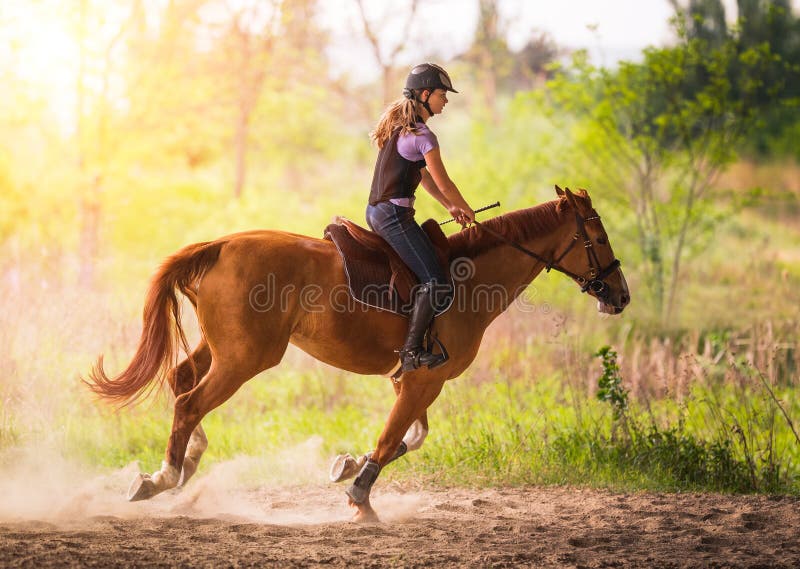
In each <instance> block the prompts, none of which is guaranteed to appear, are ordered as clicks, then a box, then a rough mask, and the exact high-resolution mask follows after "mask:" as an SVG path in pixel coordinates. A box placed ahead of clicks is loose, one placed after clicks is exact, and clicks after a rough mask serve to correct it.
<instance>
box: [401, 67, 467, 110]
mask: <svg viewBox="0 0 800 569" xmlns="http://www.w3.org/2000/svg"><path fill="white" fill-rule="evenodd" d="M434 89H444V90H445V91H452V92H453V93H458V91H456V90H455V89H453V83H452V81H450V76H449V75H448V74H447V71H445V70H444V69H442V68H441V67H439V66H438V65H436V64H435V63H421V64H419V65H417V66H415V67H414V68H413V69H412V70H411V73H409V74H408V77H407V78H406V87H405V89H403V95H404V96H405V97H406V98H407V99H411V100H412V101H419V102H420V103H422V106H423V107H425V110H426V111H428V112H429V113H430V114H431V115H432V114H433V112H432V111H431V108H430V107H429V106H428V101H423V100H421V99H420V98H419V93H420V92H422V91H424V90H428V91H433V90H434Z"/></svg>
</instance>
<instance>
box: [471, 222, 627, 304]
mask: <svg viewBox="0 0 800 569" xmlns="http://www.w3.org/2000/svg"><path fill="white" fill-rule="evenodd" d="M599 219H600V216H599V215H595V216H592V217H586V218H584V217H583V216H581V215H580V214H579V213H577V212H576V213H575V223H576V225H577V229H578V230H577V231H576V232H575V235H574V236H573V238H572V241H571V242H570V244H569V245H567V248H566V249H564V251H563V252H562V253H561V254H560V255H558V256H557V257H556V258H555V259H553V260H547V259H545V258H544V257H543V256H541V255H539V254H538V253H535V252H533V251H531V250H530V249H528V248H527V247H523V246H522V245H520V244H519V243H517V242H516V241H514V240H513V239H509V238H508V237H506V236H505V235H503V234H502V233H498V232H497V231H495V230H493V229H490V228H488V227H486V226H485V225H484V224H483V223H481V222H479V221H476V220H473V223H474V224H475V225H477V226H478V227H480V228H481V229H482V230H484V231H486V232H487V233H489V234H490V235H493V236H494V237H496V238H497V239H500V240H501V241H503V242H504V243H506V244H508V245H510V246H511V247H513V248H514V249H516V250H517V251H520V252H521V253H524V254H526V255H527V256H529V257H531V258H533V259H536V260H537V261H539V262H541V263H544V265H545V270H546V271H547V272H548V273H549V272H550V270H551V269H555V270H556V271H558V272H559V273H563V274H565V275H567V276H568V277H570V278H571V279H573V280H575V282H577V283H578V284H579V285H581V292H588V291H589V290H591V291H592V292H593V293H594V294H595V295H596V296H597V297H598V298H599V299H601V300H605V299H606V298H607V297H608V285H607V284H606V283H605V278H606V277H608V276H609V275H610V274H611V273H613V272H614V271H616V270H617V269H618V268H619V266H620V262H619V259H616V258H615V259H614V260H613V261H611V263H610V264H609V265H608V266H607V267H606V268H604V269H603V268H601V265H600V260H599V259H598V258H597V253H596V252H595V250H594V248H593V246H592V240H591V239H589V235H588V234H587V233H586V227H585V224H586V222H587V221H594V220H599ZM581 237H582V238H583V246H584V248H585V249H586V256H587V258H588V260H589V267H590V269H589V278H588V279H587V278H586V277H583V276H581V275H577V274H575V273H573V272H571V271H569V270H567V269H565V268H564V267H562V266H561V265H559V263H560V262H561V260H562V259H563V258H564V257H565V256H566V255H567V253H569V252H570V251H571V250H572V248H573V247H574V246H575V244H576V243H577V242H578V239H580V238H581Z"/></svg>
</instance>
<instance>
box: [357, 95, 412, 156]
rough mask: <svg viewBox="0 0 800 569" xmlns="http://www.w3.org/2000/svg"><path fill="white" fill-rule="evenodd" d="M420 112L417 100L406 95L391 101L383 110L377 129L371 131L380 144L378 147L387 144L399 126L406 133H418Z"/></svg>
mask: <svg viewBox="0 0 800 569" xmlns="http://www.w3.org/2000/svg"><path fill="white" fill-rule="evenodd" d="M419 114H420V113H419V111H418V110H417V103H416V102H415V101H412V100H411V99H407V98H405V97H403V98H401V99H397V100H396V101H394V102H392V103H389V106H388V107H386V110H385V111H383V114H382V115H381V118H380V119H378V124H377V125H376V126H375V130H373V131H372V132H370V133H369V137H370V138H371V139H372V141H373V142H375V144H377V145H378V148H383V145H384V144H386V142H387V141H388V140H389V139H390V138H391V137H392V134H394V132H395V131H396V130H397V129H398V128H399V129H402V132H403V133H404V134H405V133H414V134H417V117H418V116H419Z"/></svg>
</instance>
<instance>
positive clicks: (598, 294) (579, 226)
mask: <svg viewBox="0 0 800 569" xmlns="http://www.w3.org/2000/svg"><path fill="white" fill-rule="evenodd" d="M556 193H557V194H558V195H559V196H560V197H561V199H562V200H563V201H564V204H563V205H564V206H566V207H568V208H569V209H570V210H572V212H573V213H574V218H575V231H574V240H573V241H572V242H571V243H570V245H569V246H568V248H567V249H565V250H564V252H563V253H561V258H559V259H558V260H557V261H556V262H557V264H558V266H559V267H560V269H562V271H563V272H565V273H566V274H568V275H569V276H570V277H572V279H573V280H575V282H577V283H578V285H580V287H581V291H582V292H586V293H588V294H590V295H591V296H593V297H595V298H596V299H597V310H598V311H600V312H604V313H606V314H619V313H620V312H622V310H623V309H624V308H625V306H627V305H628V303H629V302H630V300H631V296H630V291H629V290H628V283H627V282H625V276H624V275H623V274H622V269H620V267H619V261H618V260H617V258H616V257H615V256H614V251H613V250H612V249H611V243H610V242H609V240H608V235H606V231H605V229H604V228H603V223H602V221H601V220H600V216H599V215H598V213H597V212H596V211H595V210H594V208H593V207H592V200H591V199H590V198H589V194H588V193H587V192H586V190H579V191H578V193H575V194H573V193H572V192H571V191H569V188H567V189H566V190H562V189H561V188H559V187H558V186H556ZM567 217H569V214H567Z"/></svg>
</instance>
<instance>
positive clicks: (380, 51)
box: [355, 0, 418, 105]
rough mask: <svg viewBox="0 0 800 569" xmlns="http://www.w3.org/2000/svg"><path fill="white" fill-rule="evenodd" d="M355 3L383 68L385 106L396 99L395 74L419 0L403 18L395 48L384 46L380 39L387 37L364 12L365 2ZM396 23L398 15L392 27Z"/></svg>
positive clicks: (358, 0) (365, 32) (393, 19)
mask: <svg viewBox="0 0 800 569" xmlns="http://www.w3.org/2000/svg"><path fill="white" fill-rule="evenodd" d="M355 1H356V5H357V6H358V13H359V16H360V17H361V26H362V28H363V30H364V37H365V38H366V39H367V41H368V42H369V45H370V47H371V48H372V54H373V55H374V56H375V61H376V62H377V63H378V66H379V67H380V68H381V94H382V100H383V104H384V105H385V104H387V103H389V102H390V101H391V100H393V99H395V98H396V97H395V96H394V95H393V93H395V92H396V91H397V87H396V86H395V81H394V79H395V77H394V73H395V70H396V68H397V63H398V58H399V56H400V54H402V53H403V50H404V49H405V47H406V45H407V44H408V42H409V38H410V33H411V25H412V24H413V23H414V19H415V17H416V14H417V5H418V0H411V4H410V6H409V9H408V12H407V15H406V16H405V17H404V18H403V20H402V24H401V26H400V29H401V30H402V31H401V33H400V38H399V39H398V40H397V42H396V43H395V44H394V45H393V46H388V45H384V42H382V41H381V39H380V38H381V37H384V35H385V34H384V33H383V31H382V29H381V28H382V26H380V25H378V24H376V23H374V22H372V21H370V19H369V18H368V17H367V13H366V11H365V10H364V1H363V0H355ZM392 10H394V7H392ZM395 21H396V15H394V14H393V16H392V26H395V25H396V24H395Z"/></svg>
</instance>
